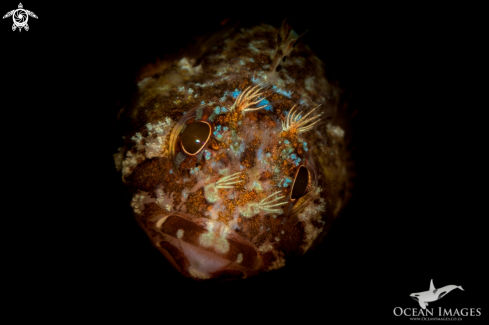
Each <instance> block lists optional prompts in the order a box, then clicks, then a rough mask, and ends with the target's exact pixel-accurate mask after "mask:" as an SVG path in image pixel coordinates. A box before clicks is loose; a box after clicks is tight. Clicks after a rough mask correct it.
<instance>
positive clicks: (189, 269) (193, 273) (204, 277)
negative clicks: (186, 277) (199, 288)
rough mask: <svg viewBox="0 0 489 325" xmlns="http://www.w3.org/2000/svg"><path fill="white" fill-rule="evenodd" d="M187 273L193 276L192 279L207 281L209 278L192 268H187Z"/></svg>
mask: <svg viewBox="0 0 489 325" xmlns="http://www.w3.org/2000/svg"><path fill="white" fill-rule="evenodd" d="M188 273H190V275H191V276H193V277H194V278H198V279H209V276H208V275H207V274H205V273H203V272H200V271H199V270H196V269H194V268H193V267H189V268H188Z"/></svg>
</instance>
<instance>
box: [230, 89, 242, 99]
mask: <svg viewBox="0 0 489 325" xmlns="http://www.w3.org/2000/svg"><path fill="white" fill-rule="evenodd" d="M239 94H241V92H240V91H239V90H238V89H235V90H234V91H233V92H232V93H231V96H233V98H236V97H238V95H239Z"/></svg>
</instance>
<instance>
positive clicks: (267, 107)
mask: <svg viewBox="0 0 489 325" xmlns="http://www.w3.org/2000/svg"><path fill="white" fill-rule="evenodd" d="M258 105H260V106H263V105H267V106H265V107H263V109H264V110H266V111H267V112H270V111H272V110H273V108H272V106H271V105H270V102H269V101H268V100H266V99H262V101H261V102H260V103H259V104H258Z"/></svg>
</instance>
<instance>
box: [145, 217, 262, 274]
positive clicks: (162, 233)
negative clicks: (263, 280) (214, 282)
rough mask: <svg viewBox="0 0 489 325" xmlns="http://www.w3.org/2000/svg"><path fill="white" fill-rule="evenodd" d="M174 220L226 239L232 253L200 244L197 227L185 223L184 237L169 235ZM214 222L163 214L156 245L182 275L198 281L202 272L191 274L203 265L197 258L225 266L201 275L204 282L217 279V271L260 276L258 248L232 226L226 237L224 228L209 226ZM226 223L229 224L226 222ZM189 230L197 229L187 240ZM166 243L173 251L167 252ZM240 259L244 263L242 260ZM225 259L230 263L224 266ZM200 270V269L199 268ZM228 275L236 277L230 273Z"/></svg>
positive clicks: (159, 221)
mask: <svg viewBox="0 0 489 325" xmlns="http://www.w3.org/2000/svg"><path fill="white" fill-rule="evenodd" d="M173 218H180V219H182V220H185V222H189V223H192V224H193V225H195V226H197V227H198V228H200V229H201V230H198V233H204V232H214V234H215V235H216V237H217V236H225V238H226V239H227V240H226V242H228V243H229V245H230V246H228V250H226V251H222V252H219V251H216V246H214V245H211V246H201V243H200V242H199V240H200V239H197V238H200V237H196V232H195V231H196V230H195V229H196V228H192V227H193V226H191V225H188V226H186V227H190V228H185V226H184V224H182V226H184V228H182V229H184V231H183V232H182V236H183V237H177V236H175V234H173V231H171V232H168V230H169V229H171V228H167V229H165V223H166V222H167V221H169V220H175V219H173ZM212 221H215V220H213V219H208V218H199V217H196V216H193V215H190V214H185V213H171V214H168V215H166V216H164V215H161V216H160V218H159V220H158V221H156V223H155V225H156V229H158V232H159V235H157V236H155V237H154V241H155V244H156V246H158V248H159V249H160V251H161V252H162V253H163V255H164V256H165V257H166V259H167V260H169V262H170V264H172V266H173V267H174V268H175V269H177V271H179V272H180V273H181V274H182V275H185V276H187V277H192V278H194V279H195V278H199V276H198V273H199V272H197V273H196V274H197V277H196V276H194V275H195V274H192V272H190V271H191V270H190V269H192V268H193V271H196V269H195V267H193V266H192V264H193V265H194V266H195V264H199V263H198V262H196V261H197V260H196V258H195V256H196V255H201V256H207V257H208V259H209V261H210V260H212V261H213V263H214V264H216V263H217V264H221V266H219V267H217V268H215V269H214V270H209V272H210V273H209V272H207V271H206V273H207V274H200V275H203V277H200V278H201V279H202V280H206V279H214V278H215V277H214V275H213V273H214V272H218V273H220V272H228V273H229V272H233V271H236V272H237V271H241V273H242V274H244V277H248V276H251V275H254V274H257V273H260V272H261V271H262V267H263V261H262V259H261V256H260V254H259V250H258V248H257V247H256V245H254V244H253V243H252V242H251V241H250V240H249V239H248V238H246V237H244V236H242V235H240V234H238V233H237V232H236V231H234V230H233V229H231V228H229V227H228V228H226V229H225V230H226V231H225V233H224V234H225V235H224V234H223V232H222V231H221V228H218V229H217V231H216V229H214V230H212V229H210V228H209V227H208V224H209V222H212ZM173 222H174V221H173ZM223 224H224V225H226V224H225V223H223ZM173 225H175V224H173ZM217 226H218V227H222V225H219V224H218V225H217ZM170 227H172V226H170ZM173 227H174V226H173ZM186 229H194V230H191V231H190V232H189V233H190V234H192V233H193V234H192V235H190V236H193V237H187V238H186V237H185V235H184V234H185V232H186V231H187V230H186ZM198 236H200V235H198ZM233 242H234V243H233ZM164 243H168V244H169V245H171V246H173V248H172V247H170V249H166V247H165V244H164ZM244 246H247V247H244ZM238 253H239V254H238ZM236 254H238V255H236ZM239 255H241V257H237V256H239ZM169 257H170V258H169ZM189 257H190V258H189ZM237 259H240V260H239V261H238V260H237ZM223 260H226V261H227V262H226V263H224V262H223ZM192 261H193V262H192ZM219 261H220V262H219ZM217 264H216V265H217ZM224 264H226V265H224ZM206 269H209V267H206ZM197 271H199V270H198V269H197ZM193 273H195V272H193ZM226 276H235V275H229V274H228V275H226Z"/></svg>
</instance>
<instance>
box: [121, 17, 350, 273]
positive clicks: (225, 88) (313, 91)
mask: <svg viewBox="0 0 489 325" xmlns="http://www.w3.org/2000/svg"><path fill="white" fill-rule="evenodd" d="M290 30H291V29H290V27H289V26H288V25H287V24H283V25H282V27H281V29H276V28H274V27H271V26H267V25H261V26H256V27H254V28H252V29H236V30H233V31H229V32H228V33H223V37H222V38H221V39H219V38H213V42H214V43H213V46H209V47H208V50H207V51H205V53H202V54H201V55H199V57H198V60H199V63H198V64H195V60H194V59H192V58H191V56H189V58H187V57H182V58H179V59H178V60H176V61H174V62H160V63H159V64H157V65H152V66H151V68H150V69H147V70H146V72H145V74H143V76H142V79H141V81H140V82H139V84H138V85H139V91H138V93H137V94H136V95H135V97H134V100H133V103H132V105H131V106H130V107H129V108H128V109H126V110H125V111H124V114H126V118H128V119H129V121H130V127H129V130H128V133H127V134H126V137H125V144H124V147H122V148H121V149H120V150H119V153H118V154H116V155H115V159H116V166H117V168H118V169H119V170H122V175H123V182H124V184H125V185H126V186H127V189H128V191H129V192H130V193H131V194H132V195H133V200H132V203H131V205H132V206H133V209H134V213H135V217H136V219H137V220H138V222H139V224H140V225H141V227H142V228H143V229H144V230H145V231H146V232H147V234H148V236H149V237H150V239H151V241H152V242H153V243H154V245H155V246H156V247H157V248H158V249H160V250H161V251H162V253H163V254H164V255H165V256H166V257H167V258H168V259H169V260H170V262H171V263H172V264H173V265H174V266H175V268H176V269H177V270H178V271H180V272H181V273H182V274H183V275H185V276H188V277H192V278H195V279H235V278H243V277H248V276H252V275H255V274H258V273H260V272H263V271H268V270H272V269H277V268H280V267H282V266H283V265H284V262H285V261H286V260H287V259H289V258H290V257H295V256H299V255H302V254H304V253H305V252H306V251H307V250H308V249H310V248H311V247H313V246H314V245H315V244H317V243H318V242H320V241H321V239H322V237H324V235H325V234H326V233H327V231H328V230H329V228H330V226H331V223H332V221H333V220H334V219H335V218H336V217H337V215H338V213H339V211H340V210H341V207H342V206H343V205H344V202H345V198H346V186H347V179H348V176H347V171H346V167H345V161H346V159H345V157H346V155H345V148H344V142H343V130H342V129H341V128H340V127H338V126H336V125H335V112H336V106H335V105H336V102H337V98H336V95H335V90H334V88H333V87H332V86H330V84H329V83H328V82H327V81H326V79H325V77H324V69H323V64H322V62H321V61H320V60H319V59H318V58H317V57H316V56H315V55H314V54H313V53H312V52H311V51H310V49H309V48H308V47H307V46H306V45H304V44H302V43H301V42H299V40H300V39H299V38H300V37H298V36H297V35H296V34H295V33H294V32H292V33H291V32H290ZM259 83H262V84H261V86H260V88H256V89H259V90H260V89H261V90H260V96H259V97H258V99H254V100H260V103H259V104H255V105H252V106H250V107H249V108H251V109H253V108H256V107H259V106H262V104H263V103H267V106H266V108H262V109H259V110H250V111H246V110H245V108H243V107H245V106H244V104H240V102H239V100H238V99H239V95H240V94H243V92H245V93H246V90H249V89H250V88H249V87H255V86H257V85H258V84H259ZM243 98H244V96H243ZM263 99H266V100H267V101H268V102H263V101H262V100H263ZM319 104H321V106H320V108H321V109H320V110H319V109H318V111H317V112H319V111H321V112H322V113H323V115H321V117H320V120H321V121H322V123H317V124H315V125H314V127H313V128H312V129H310V130H307V131H305V132H300V129H299V128H298V127H297V126H294V127H291V128H289V129H284V127H283V126H282V123H283V122H284V121H286V120H287V116H288V115H287V114H290V113H286V112H290V111H291V109H292V108H293V106H294V105H298V107H299V108H297V107H296V110H297V109H299V110H302V111H303V113H302V114H301V116H304V115H305V114H306V113H308V112H309V111H310V110H312V109H313V108H315V107H317V106H318V105H319ZM233 105H234V109H233ZM216 107H217V108H221V113H216V109H217V108H216ZM222 108H225V112H224V113H223V112H222ZM218 111H219V110H218ZM317 112H316V113H317ZM316 113H314V114H316ZM311 116H314V115H311ZM301 118H302V117H301ZM195 121H206V122H208V123H209V124H210V125H211V128H212V132H213V133H212V134H211V137H210V139H209V141H208V142H207V143H206V144H205V146H204V148H203V149H202V151H201V152H200V153H199V154H197V155H188V154H185V152H184V151H183V149H182V145H181V143H180V142H179V134H180V133H181V131H179V132H177V131H176V130H177V128H176V127H177V126H183V125H186V124H189V123H192V122H195ZM158 123H160V124H159V125H160V126H159V128H160V129H159V131H156V130H157V125H158ZM224 129H226V131H223V130H224ZM214 132H216V133H214ZM221 132H222V134H221ZM219 135H221V137H219ZM172 137H173V138H172ZM305 143H307V145H305ZM238 145H239V148H238ZM284 150H285V151H287V150H288V152H289V153H288V154H285V153H284ZM265 157H267V158H265ZM293 157H295V158H293ZM301 165H304V166H305V167H307V168H308V170H309V171H310V174H311V175H313V174H315V175H317V176H316V177H313V176H311V178H310V186H309V187H308V191H307V192H306V195H304V197H302V198H300V199H298V200H296V201H293V200H291V199H290V193H291V186H292V185H291V184H292V183H290V182H291V181H292V182H293V177H294V175H296V172H297V170H298V168H299V167H300V166H301ZM232 175H235V178H234V179H233V180H232V182H233V183H234V184H232V187H233V188H218V185H219V184H220V183H219V182H222V181H221V180H222V178H223V177H224V178H225V176H229V177H231V176H232ZM287 181H288V182H289V183H284V182H287ZM256 184H259V185H256ZM285 184H286V185H285ZM277 192H279V194H273V193H277ZM274 195H275V196H274ZM279 196H280V197H281V198H277V197H279ZM267 197H268V199H267ZM275 198H277V199H276V200H275V202H274V204H275V203H277V202H279V203H280V204H282V205H281V206H276V207H269V208H267V207H266V206H265V205H263V204H262V203H260V202H262V201H263V200H265V201H267V200H272V199H275ZM282 202H283V203H282ZM277 239H278V240H277ZM192 247H197V248H196V250H195V251H194V250H193V249H194V248H192ZM199 252H200V253H199ZM199 254H200V255H199ZM202 254H203V255H202ZM206 254H208V255H206ZM204 255H205V256H207V257H206V259H207V260H212V261H213V263H214V264H212V263H210V262H206V261H204V260H202V261H201V260H199V258H200V257H199V256H204ZM169 256H170V257H169ZM199 261H201V262H199ZM224 261H227V262H224ZM206 263H207V264H206ZM211 264H212V265H211Z"/></svg>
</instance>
